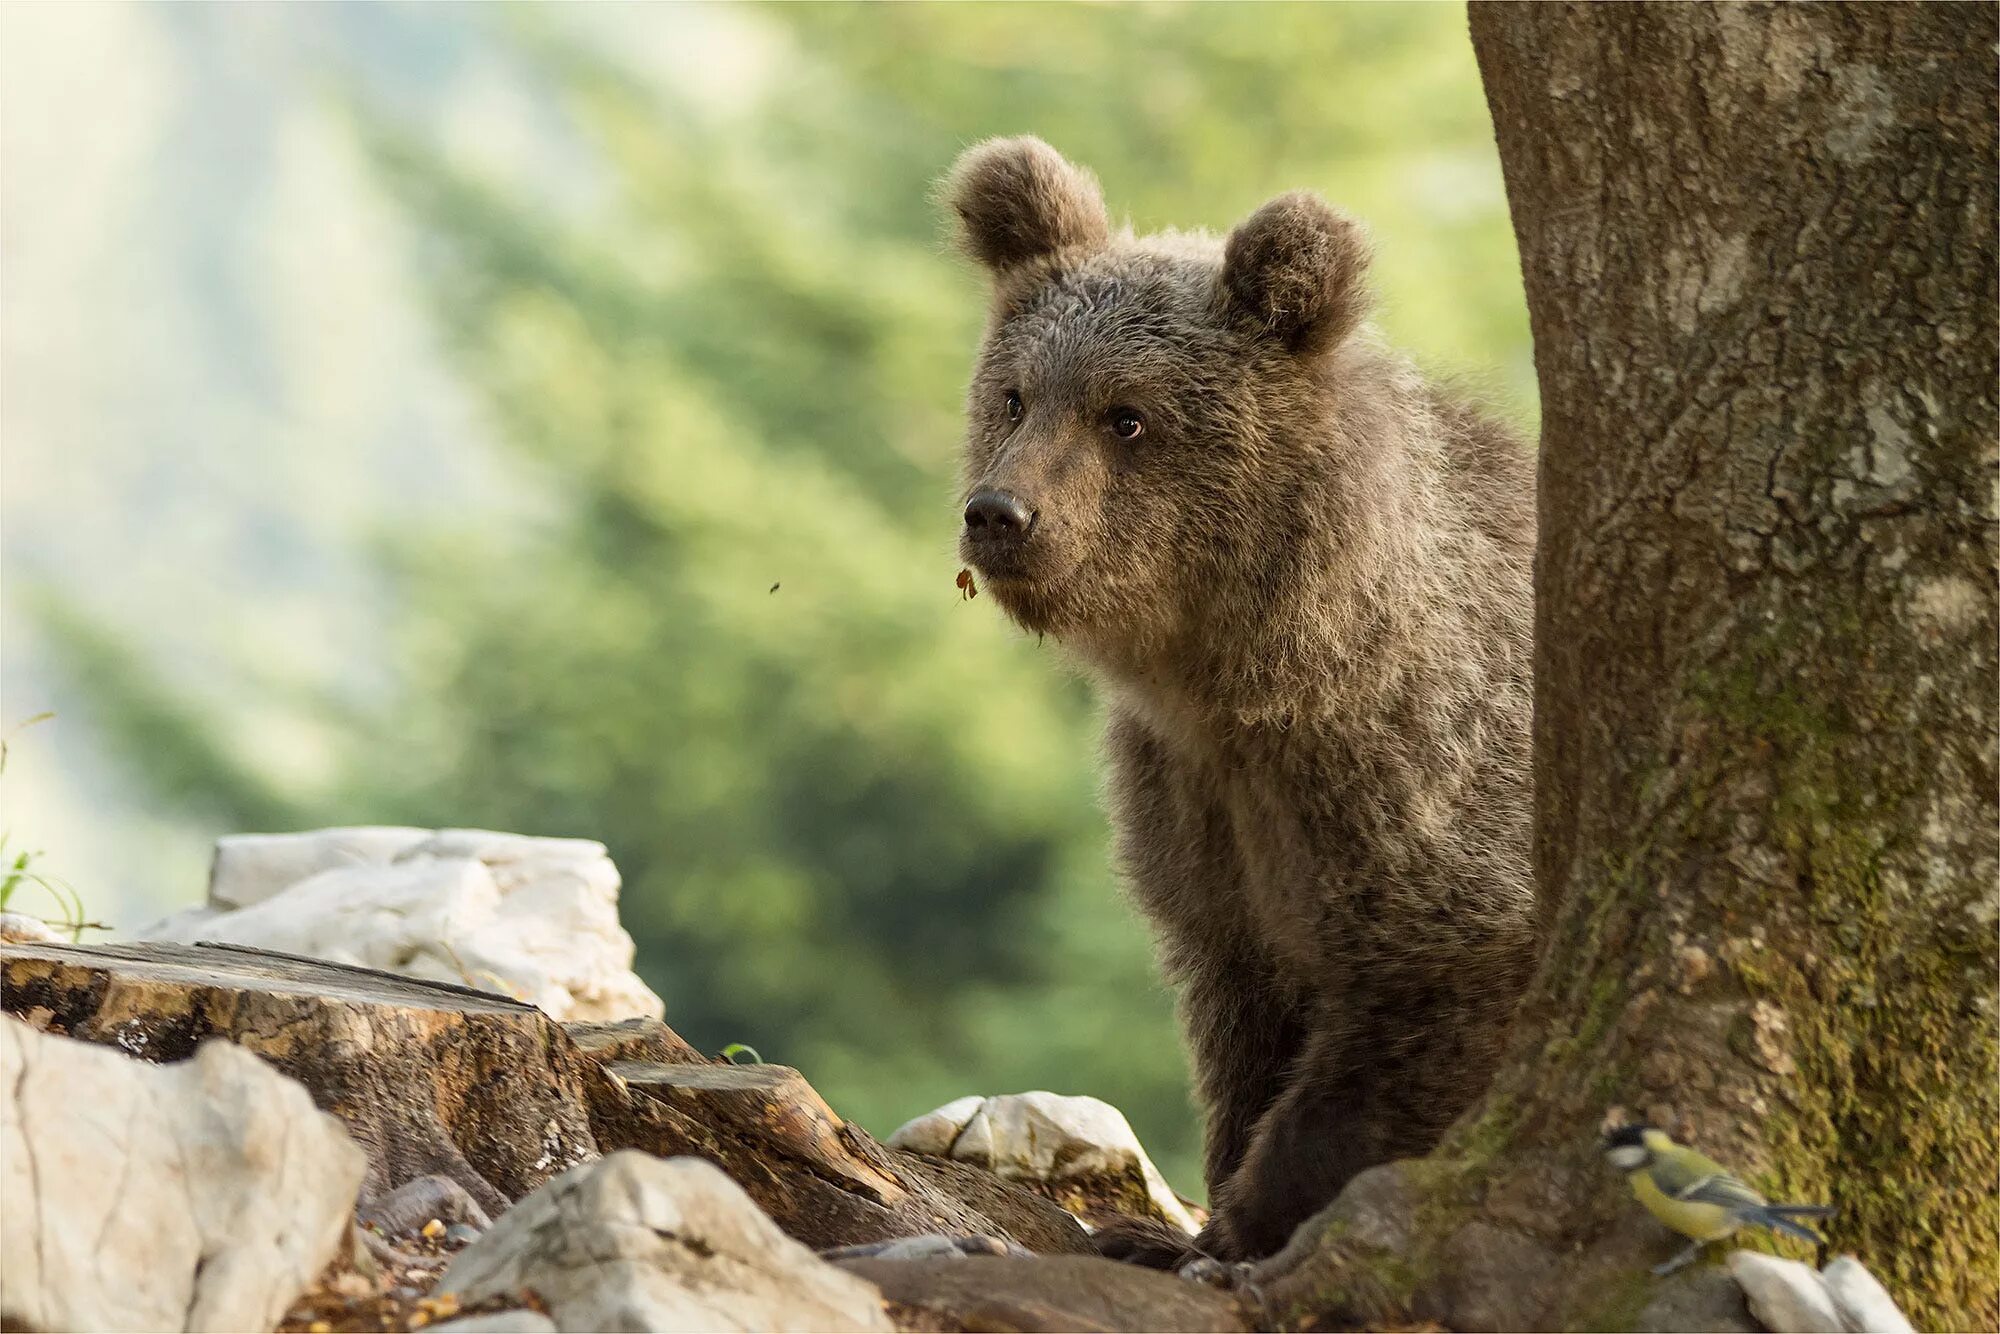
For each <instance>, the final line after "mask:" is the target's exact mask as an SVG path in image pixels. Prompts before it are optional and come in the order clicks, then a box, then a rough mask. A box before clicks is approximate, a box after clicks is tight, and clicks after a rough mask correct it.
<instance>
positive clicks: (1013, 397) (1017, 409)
mask: <svg viewBox="0 0 2000 1334" xmlns="http://www.w3.org/2000/svg"><path fill="white" fill-rule="evenodd" d="M1021 410H1022V409H1021V396H1020V395H1019V394H1018V393H1016V392H1015V391H1013V390H1012V389H1009V390H1008V391H1007V420H1008V421H1010V422H1017V421H1019V420H1021Z"/></svg>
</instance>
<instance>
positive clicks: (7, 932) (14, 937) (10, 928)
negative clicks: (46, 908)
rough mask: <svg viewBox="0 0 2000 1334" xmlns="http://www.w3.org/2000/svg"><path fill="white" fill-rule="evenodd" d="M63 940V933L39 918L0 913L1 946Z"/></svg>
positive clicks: (23, 914) (24, 914) (17, 913)
mask: <svg viewBox="0 0 2000 1334" xmlns="http://www.w3.org/2000/svg"><path fill="white" fill-rule="evenodd" d="M63 939H65V937H64V935H63V933H62V932H60V931H58V930H56V929H55V928H54V927H52V926H50V925H49V924H48V923H47V922H44V921H43V920H42V919H41V918H39V917H30V916H29V915H28V914H26V913H24V912H0V945H26V944H36V943H39V942H41V941H45V940H52V941H61V940H63Z"/></svg>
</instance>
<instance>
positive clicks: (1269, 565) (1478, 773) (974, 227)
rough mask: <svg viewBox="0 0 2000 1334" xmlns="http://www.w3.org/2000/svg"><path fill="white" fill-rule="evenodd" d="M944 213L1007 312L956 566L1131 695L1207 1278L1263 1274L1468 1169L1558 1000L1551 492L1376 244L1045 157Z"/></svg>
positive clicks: (1148, 870) (1309, 200) (1133, 846)
mask: <svg viewBox="0 0 2000 1334" xmlns="http://www.w3.org/2000/svg"><path fill="white" fill-rule="evenodd" d="M946 191H947V198H948V201H949V203H950V205H951V207H952V209H953V210H954V211H955V212H956V214H957V216H958V219H959V222H960V224H961V226H962V239H963V243H964V245H965V247H966V248H967V249H968V250H969V251H970V252H971V254H972V255H973V256H974V257H975V258H976V259H978V260H979V261H980V263H981V264H983V265H984V266H985V267H986V268H987V269H988V270H989V271H990V272H991V275H992V279H993V307H992V313H991V318H990V320H989V322H988V325H987V330H986V340H985V345H984V347H982V348H981V350H980V353H979V361H978V367H977V370H976V372H975V373H974V376H973V380H972V386H971V390H970V392H969V395H968V401H967V416H968V418H969V426H968V432H967V443H966V461H965V484H966V491H965V494H966V502H965V516H964V520H965V527H964V532H963V535H962V539H961V550H962V553H963V555H964V558H965V560H966V562H967V563H968V564H970V565H971V566H972V567H973V568H974V569H975V570H976V571H977V573H978V576H979V581H980V586H981V587H982V589H983V590H985V591H989V592H990V593H991V594H992V596H993V599H994V601H996V602H998V603H999V604H1000V606H1001V607H1002V608H1003V609H1005V611H1006V612H1007V614H1008V615H1009V616H1011V617H1012V618H1013V619H1014V620H1015V621H1016V622H1018V623H1019V624H1020V625H1021V626H1022V627H1023V628H1025V629H1027V630H1031V631H1034V632H1036V633H1038V634H1046V635H1049V636H1051V637H1053V638H1055V639H1056V640H1058V641H1059V642H1060V643H1061V644H1062V645H1063V646H1064V647H1065V648H1066V649H1067V650H1068V651H1069V653H1070V654H1071V655H1073V656H1074V657H1075V658H1076V659H1077V660H1078V661H1079V662H1080V663H1081V664H1082V665H1083V667H1084V668H1085V669H1086V670H1087V671H1088V672H1089V673H1090V674H1091V675H1092V676H1093V677H1094V678H1095V679H1096V681H1097V682H1098V684H1099V686H1100V689H1101V693H1102V696H1103V698H1104V701H1105V705H1106V708H1107V711H1108V714H1109V721H1108V725H1107V731H1106V738H1105V745H1106V748H1107V750H1108V752H1109V761H1110V780H1109V797H1110V805H1111V815H1112V820H1113V823H1114V824H1115V826H1116V833H1117V844H1118V852H1119V858H1120V861H1121V864H1122V866H1123V868H1124V870H1125V872H1126V874H1127V877H1128V878H1129V881H1130V886H1131V893H1132V894H1133V895H1134V897H1135V898H1136V899H1137V900H1138V902H1139V905H1140V906H1141V907H1142V908H1143V909H1144V910H1145V912H1146V914H1147V916H1148V917H1150V918H1151V919H1152V922H1153V926H1154V928H1155V930H1156V932H1157V935H1158V937H1159V940H1160V944H1161V950H1162V954H1163V956H1164V962H1165V966H1166V968H1167V970H1168V972H1169V973H1170V974H1171V976H1172V977H1173V978H1174V979H1175V980H1176V981H1177V982H1178V983H1179V987H1180V1009H1181V1017H1182V1021H1183V1024H1184V1026H1185V1029H1186V1034H1187V1041H1188V1044H1189V1046H1190V1048H1191V1050H1192V1055H1193V1061H1194V1067H1195V1071H1196V1075H1197V1080H1198V1083H1199V1092H1200V1098H1201V1101H1202V1103H1203V1104H1204V1107H1205V1111H1206V1115H1207V1142H1206V1154H1205V1157H1206V1167H1207V1176H1208V1189H1209V1193H1210V1200H1211V1203H1212V1205H1213V1207H1214V1213H1213V1218H1212V1221H1211V1222H1210V1223H1209V1226H1208V1229H1207V1230H1206V1231H1205V1232H1204V1233H1203V1234H1202V1235H1201V1236H1200V1237H1199V1238H1197V1239H1196V1242H1195V1248H1196V1250H1197V1251H1198V1252H1200V1253H1205V1254H1208V1255H1211V1256H1214V1257H1215V1258H1218V1259H1224V1260H1240V1259H1248V1258H1254V1257H1258V1256H1262V1255H1267V1254H1269V1253H1271V1252H1273V1251H1275V1250H1277V1249H1278V1248H1279V1247H1281V1246H1282V1245H1283V1244H1284V1242H1285V1240H1286V1239H1287V1237H1289V1235H1290V1234H1291V1232H1292V1230H1293V1228H1295V1227H1296V1226H1297V1225H1298V1224H1299V1223H1301V1222H1302V1221H1304V1220H1305V1219H1306V1218H1307V1217H1309V1216H1310V1215H1311V1214H1313V1213H1315V1212H1316V1211H1318V1210H1319V1209H1320V1208H1322V1207H1323V1206H1324V1205H1326V1204H1327V1203H1328V1202H1329V1201H1330V1200H1331V1199H1332V1198H1333V1197H1334V1195H1335V1194H1336V1193H1337V1192H1338V1191H1339V1189H1340V1187H1341V1186H1342V1184H1343V1183H1345V1182H1346V1181H1347V1180H1348V1178H1350V1177H1352V1176H1353V1175H1354V1174H1355V1173H1356V1172H1359V1171H1360V1170H1362V1169H1363V1168H1366V1167H1369V1166H1371V1165H1373V1164H1376V1163H1381V1162H1384V1161H1387V1160H1389V1159H1392V1158H1398V1157H1407V1156H1411V1155H1416V1154H1421V1153H1423V1152H1425V1151H1426V1150H1428V1149H1429V1148H1430V1147H1431V1146H1432V1145H1433V1144H1435V1143H1436V1141H1437V1140H1438V1138H1439V1137H1440V1135H1441V1134H1442V1133H1443V1131H1444V1129H1445V1128H1446V1126H1447V1125H1448V1124H1449V1123H1450V1122H1451V1121H1452V1120H1453V1119H1454V1118H1455V1117H1456V1116H1457V1115H1458V1114H1459V1113H1460V1112H1461V1111H1463V1110H1464V1109H1465V1108H1466V1107H1467V1105H1468V1104H1469V1103H1470V1102H1471V1101H1472V1099H1473V1098H1474V1097H1475V1096H1476V1095H1477V1094H1478V1093H1479V1092H1480V1091H1481V1089H1482V1088H1483V1087H1484V1086H1485V1084H1486V1082H1487V1079H1488V1077H1489V1075H1490V1074H1491V1073H1492V1070H1493V1067H1494V1064H1495V1061H1496V1060H1497V1058H1498V1055H1499V1052H1500V1047H1501V1042H1502V1038H1503V1034H1504V1030H1505V1029H1506V1027H1507V1025H1508V1022H1509V1020H1510V1018H1511V1017H1512V1015H1513V1011H1514V1008H1515V1003H1516V1000H1517V999H1518V997H1519V995H1520V993H1521V990H1522V987H1523V986H1524V985H1525V983H1526V981H1527V975H1528V971H1529V968H1530V964H1531V960H1532V954H1533V922H1532V918H1533V897H1532V895H1533V891H1532V888H1531V884H1530V877H1529V868H1528V816H1529V809H1528V808H1529V789H1528V763H1529V761H1528V725H1529V712H1530V689H1529V644H1530V600H1529V567H1530V555H1531V548H1532V546H1533V541H1534V513H1533V476H1532V471H1531V468H1532V464H1531V460H1530V457H1529V454H1528V451H1527V450H1526V449H1525V448H1524V447H1523V445H1522V444H1521V443H1520V442H1519V441H1518V440H1516V439H1514V438H1512V437H1511V436H1509V435H1508V434H1507V432H1506V431H1504V430H1503V429H1501V428H1500V427H1498V426H1496V425H1495V424H1493V423H1492V422H1490V421H1488V420H1486V419H1485V418H1483V417H1481V416H1480V415H1479V414H1478V413H1477V412H1476V411H1475V410H1474V409H1472V408H1470V407H1468V406H1465V405H1463V404H1460V403H1457V402H1454V401H1452V400H1451V399H1450V398H1448V397H1446V396H1445V395H1444V394H1442V393H1440V392H1439V391H1438V390H1437V389H1435V388H1433V387H1431V386H1429V385H1427V384H1426V383H1425V382H1424V381H1423V380H1422V379H1421V378H1420V377H1419V376H1418V375H1417V373H1416V372H1415V371H1414V370H1413V369H1412V368H1411V366H1410V365H1409V364H1408V363H1407V362H1406V361H1404V360H1402V359H1401V358H1399V357H1397V356H1395V355H1393V354H1391V353H1390V352H1388V351H1386V350H1384V349H1383V348H1382V347H1381V346H1380V345H1378V343H1377V342H1376V340H1375V339H1374V338H1373V337H1372V336H1371V335H1369V334H1368V333H1367V332H1365V331H1364V330H1363V326H1362V319H1363V316H1364V315H1365V313H1366V311H1367V306H1368V297H1367V293H1366V289H1365V286H1364V282H1365V273H1366V269H1367V264H1368V253H1367V247H1366V244H1365V242H1364V240H1363V237H1362V235H1361V233H1360V231H1359V229H1358V228H1357V227H1356V225H1355V224H1354V223H1353V222H1351V221H1349V220H1348V219H1347V218H1346V217H1344V216H1343V215H1341V214H1339V213H1337V212H1335V211H1334V210H1333V209H1331V208H1329V207H1328V206H1327V205H1326V204H1324V203H1322V202H1320V200H1318V199H1317V198H1315V197H1313V196H1311V195H1306V194H1291V195H1285V196H1282V197H1280V198H1278V199H1275V200H1273V201H1272V202H1271V203H1269V204H1266V205H1265V206H1264V207H1263V208H1261V209H1259V210H1258V211H1257V212H1256V213H1255V214H1253V215H1252V216H1251V217H1250V219H1249V220H1248V221H1246V222H1244V223H1243V224H1242V225H1241V226H1239V227H1238V228H1237V229H1236V230H1235V231H1234V232H1232V233H1231V234H1230V235H1229V237H1228V238H1227V240H1223V241H1218V240H1216V239H1215V238H1213V237H1210V236H1205V235H1188V234H1179V233H1167V234H1163V235H1157V236H1135V235H1133V234H1132V233H1131V232H1130V231H1129V230H1113V229H1112V227H1111V226H1110V225H1109V223H1108V221H1107V219H1106V216H1105V210H1104V202H1103V199H1102V198H1101V197H1100V195H1099V193H1098V189H1097V183H1096V181H1095V180H1094V179H1093V178H1092V177H1091V176H1090V175H1089V174H1088V173H1087V172H1085V171H1083V170H1081V169H1080V168H1078V167H1075V166H1073V165H1071V164H1070V163H1069V162H1067V161H1065V160H1064V159H1063V158H1062V157H1061V156H1060V155H1059V154H1057V153H1056V152H1055V150H1054V149H1052V148H1050V147H1049V146H1048V145H1047V144H1044V143H1042V142H1041V141H1040V140H1038V139H1032V138H1021V139H1001V140H993V141H990V142H987V143H984V144H980V145H978V146H977V147H975V148H973V149H971V150H969V151H968V152H967V153H966V154H965V155H964V157H963V158H961V159H960V161H959V163H958V165H957V167H956V168H955V169H954V171H953V172H952V175H951V177H950V179H949V181H948V183H947V186H946ZM1109 1249H1111V1250H1113V1251H1114V1252H1115V1251H1117V1249H1118V1248H1117V1247H1111V1248H1109ZM1144 1249H1145V1248H1144V1247H1140V1246H1137V1245H1135V1244H1130V1243H1127V1244H1126V1246H1125V1251H1124V1253H1126V1254H1128V1255H1132V1256H1133V1257H1134V1258H1144V1259H1149V1260H1152V1261H1153V1262H1161V1263H1164V1262H1167V1261H1169V1260H1170V1259H1172V1258H1174V1257H1172V1256H1169V1255H1165V1254H1161V1253H1158V1252H1157V1251H1155V1252H1154V1253H1151V1254H1140V1253H1139V1252H1142V1251H1144ZM1192 1253H1195V1252H1192V1251H1191V1252H1190V1254H1192Z"/></svg>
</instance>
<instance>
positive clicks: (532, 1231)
mask: <svg viewBox="0 0 2000 1334" xmlns="http://www.w3.org/2000/svg"><path fill="white" fill-rule="evenodd" d="M523 1288H528V1289H532V1290H533V1291H534V1292H535V1293H537V1294H538V1295H539V1296H540V1297H541V1299H542V1301H543V1303H544V1304H545V1305H547V1307H548V1309H549V1313H550V1315H551V1316H552V1317H553V1318H554V1320H555V1323H556V1327H557V1328H559V1329H564V1330H600V1329H623V1330H888V1329H891V1328H893V1326H892V1325H891V1324H890V1323H889V1319H888V1317H887V1316H886V1315H885V1314H884V1313H883V1310H882V1304H881V1299H880V1296H879V1294H877V1292H876V1291H875V1289H874V1288H873V1287H872V1286H871V1285H870V1284H868V1283H867V1282H865V1281H863V1280H861V1279H859V1278H857V1277H855V1276H854V1275H852V1274H848V1273H845V1272H843V1271H841V1270H839V1269H837V1268H835V1267H834V1266H832V1265H829V1264H827V1263H826V1262H825V1261H823V1260H821V1259H820V1258H819V1257H818V1256H816V1255H814V1254H813V1253H812V1252H811V1251H809V1250H807V1249H806V1248H805V1247H804V1246H801V1245H800V1244H799V1243H798V1242H795V1241H793V1240H792V1239H791V1238H790V1237H787V1236H786V1235H785V1234H784V1233H783V1232H782V1231H780V1230H779V1228H778V1226H777V1224H775V1223H773V1222H772V1221H771V1220H770V1219H769V1218H767V1217H766V1216H765V1215H764V1214H763V1212H762V1211H761V1210H759V1209H758V1208H757V1206H756V1205H755V1204H754V1203H752V1202H751V1200H750V1197H749V1196H747V1195H745V1194H744V1193H743V1191H742V1189H741V1188H740V1187H738V1186H737V1185H736V1184H735V1183H734V1182H733V1181H731V1180H730V1179H729V1178H728V1177H727V1176H725V1175H723V1173H722V1172H720V1171H719V1170H717V1169H716V1168H715V1167H714V1166H712V1165H711V1164H709V1163H706V1162H703V1161H701V1160H700V1159H696V1158H670V1159H662V1158H654V1157H652V1156H651V1155H649V1154H644V1153H638V1152H633V1151H629V1150H628V1151H624V1152H620V1153H614V1154H612V1155H610V1156H609V1157H607V1158H604V1159H602V1160H600V1161H598V1162H595V1163H589V1164H586V1165H584V1166H582V1167H576V1168H572V1169H571V1170H569V1171H568V1172H565V1173H563V1174H562V1175H561V1176H559V1177H557V1178H556V1179H555V1180H553V1181H551V1182H549V1183H548V1184H547V1185H546V1186H544V1187H542V1188H541V1189H540V1190H538V1191H536V1192H535V1193H534V1194H532V1195H530V1196H528V1197H527V1198H526V1199H524V1200H522V1201H521V1202H520V1203H519V1204H517V1205H515V1206H514V1208H513V1209H511V1210H509V1211H508V1212H507V1213H506V1214H505V1215H504V1216H503V1217H502V1218H501V1219H500V1221H499V1222H497V1223H495V1224H494V1226H493V1228H492V1230H491V1231H489V1232H487V1233H486V1235H484V1236H483V1237H481V1238H480V1239H479V1240H478V1241H476V1242H474V1243H473V1244H472V1245H470V1246H468V1247H467V1248H466V1249H465V1250H463V1251H461V1252H460V1253H459V1255H458V1257H457V1258H456V1259H455V1260H453V1261H452V1263H451V1267H450V1268H449V1269H447V1270H446V1271H445V1275H444V1278H443V1280H442V1282H441V1284H440V1286H439V1291H440V1292H449V1293H452V1294H454V1295H456V1296H457V1297H458V1299H459V1301H460V1302H461V1303H462V1304H466V1305H470V1304H472V1303H475V1302H479V1301H484V1300H487V1299H489V1298H494V1297H502V1296H506V1295H509V1294H512V1293H516V1292H519V1291H520V1290H521V1289H523Z"/></svg>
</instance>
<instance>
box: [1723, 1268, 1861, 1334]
mask: <svg viewBox="0 0 2000 1334" xmlns="http://www.w3.org/2000/svg"><path fill="white" fill-rule="evenodd" d="M1729 1272H1730V1274H1732V1275H1733V1276H1734V1277H1735V1279H1736V1282H1737V1285H1738V1286H1739V1287H1741V1288H1742V1289H1743V1295H1744V1297H1746V1298H1748V1299H1749V1302H1750V1314H1751V1315H1754V1316H1756V1317H1757V1320H1758V1322H1759V1323H1760V1324H1762V1325H1763V1326H1764V1328H1765V1329H1768V1330H1770V1331H1772V1334H1847V1326H1845V1325H1844V1324H1842V1323H1841V1320H1840V1312H1838V1311H1837V1310H1835V1309H1834V1305H1833V1294H1832V1293H1830V1292H1828V1291H1827V1288H1826V1284H1825V1283H1824V1282H1822V1281H1821V1280H1820V1276H1819V1271H1818V1270H1816V1269H1814V1268H1813V1267H1812V1266H1811V1265H1804V1264H1800V1263H1799V1262H1798V1261H1797V1260H1781V1259H1779V1258H1778V1257H1777V1256H1775V1255H1765V1254H1763V1253H1762V1252H1759V1251H1731V1252H1730V1253H1729Z"/></svg>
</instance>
